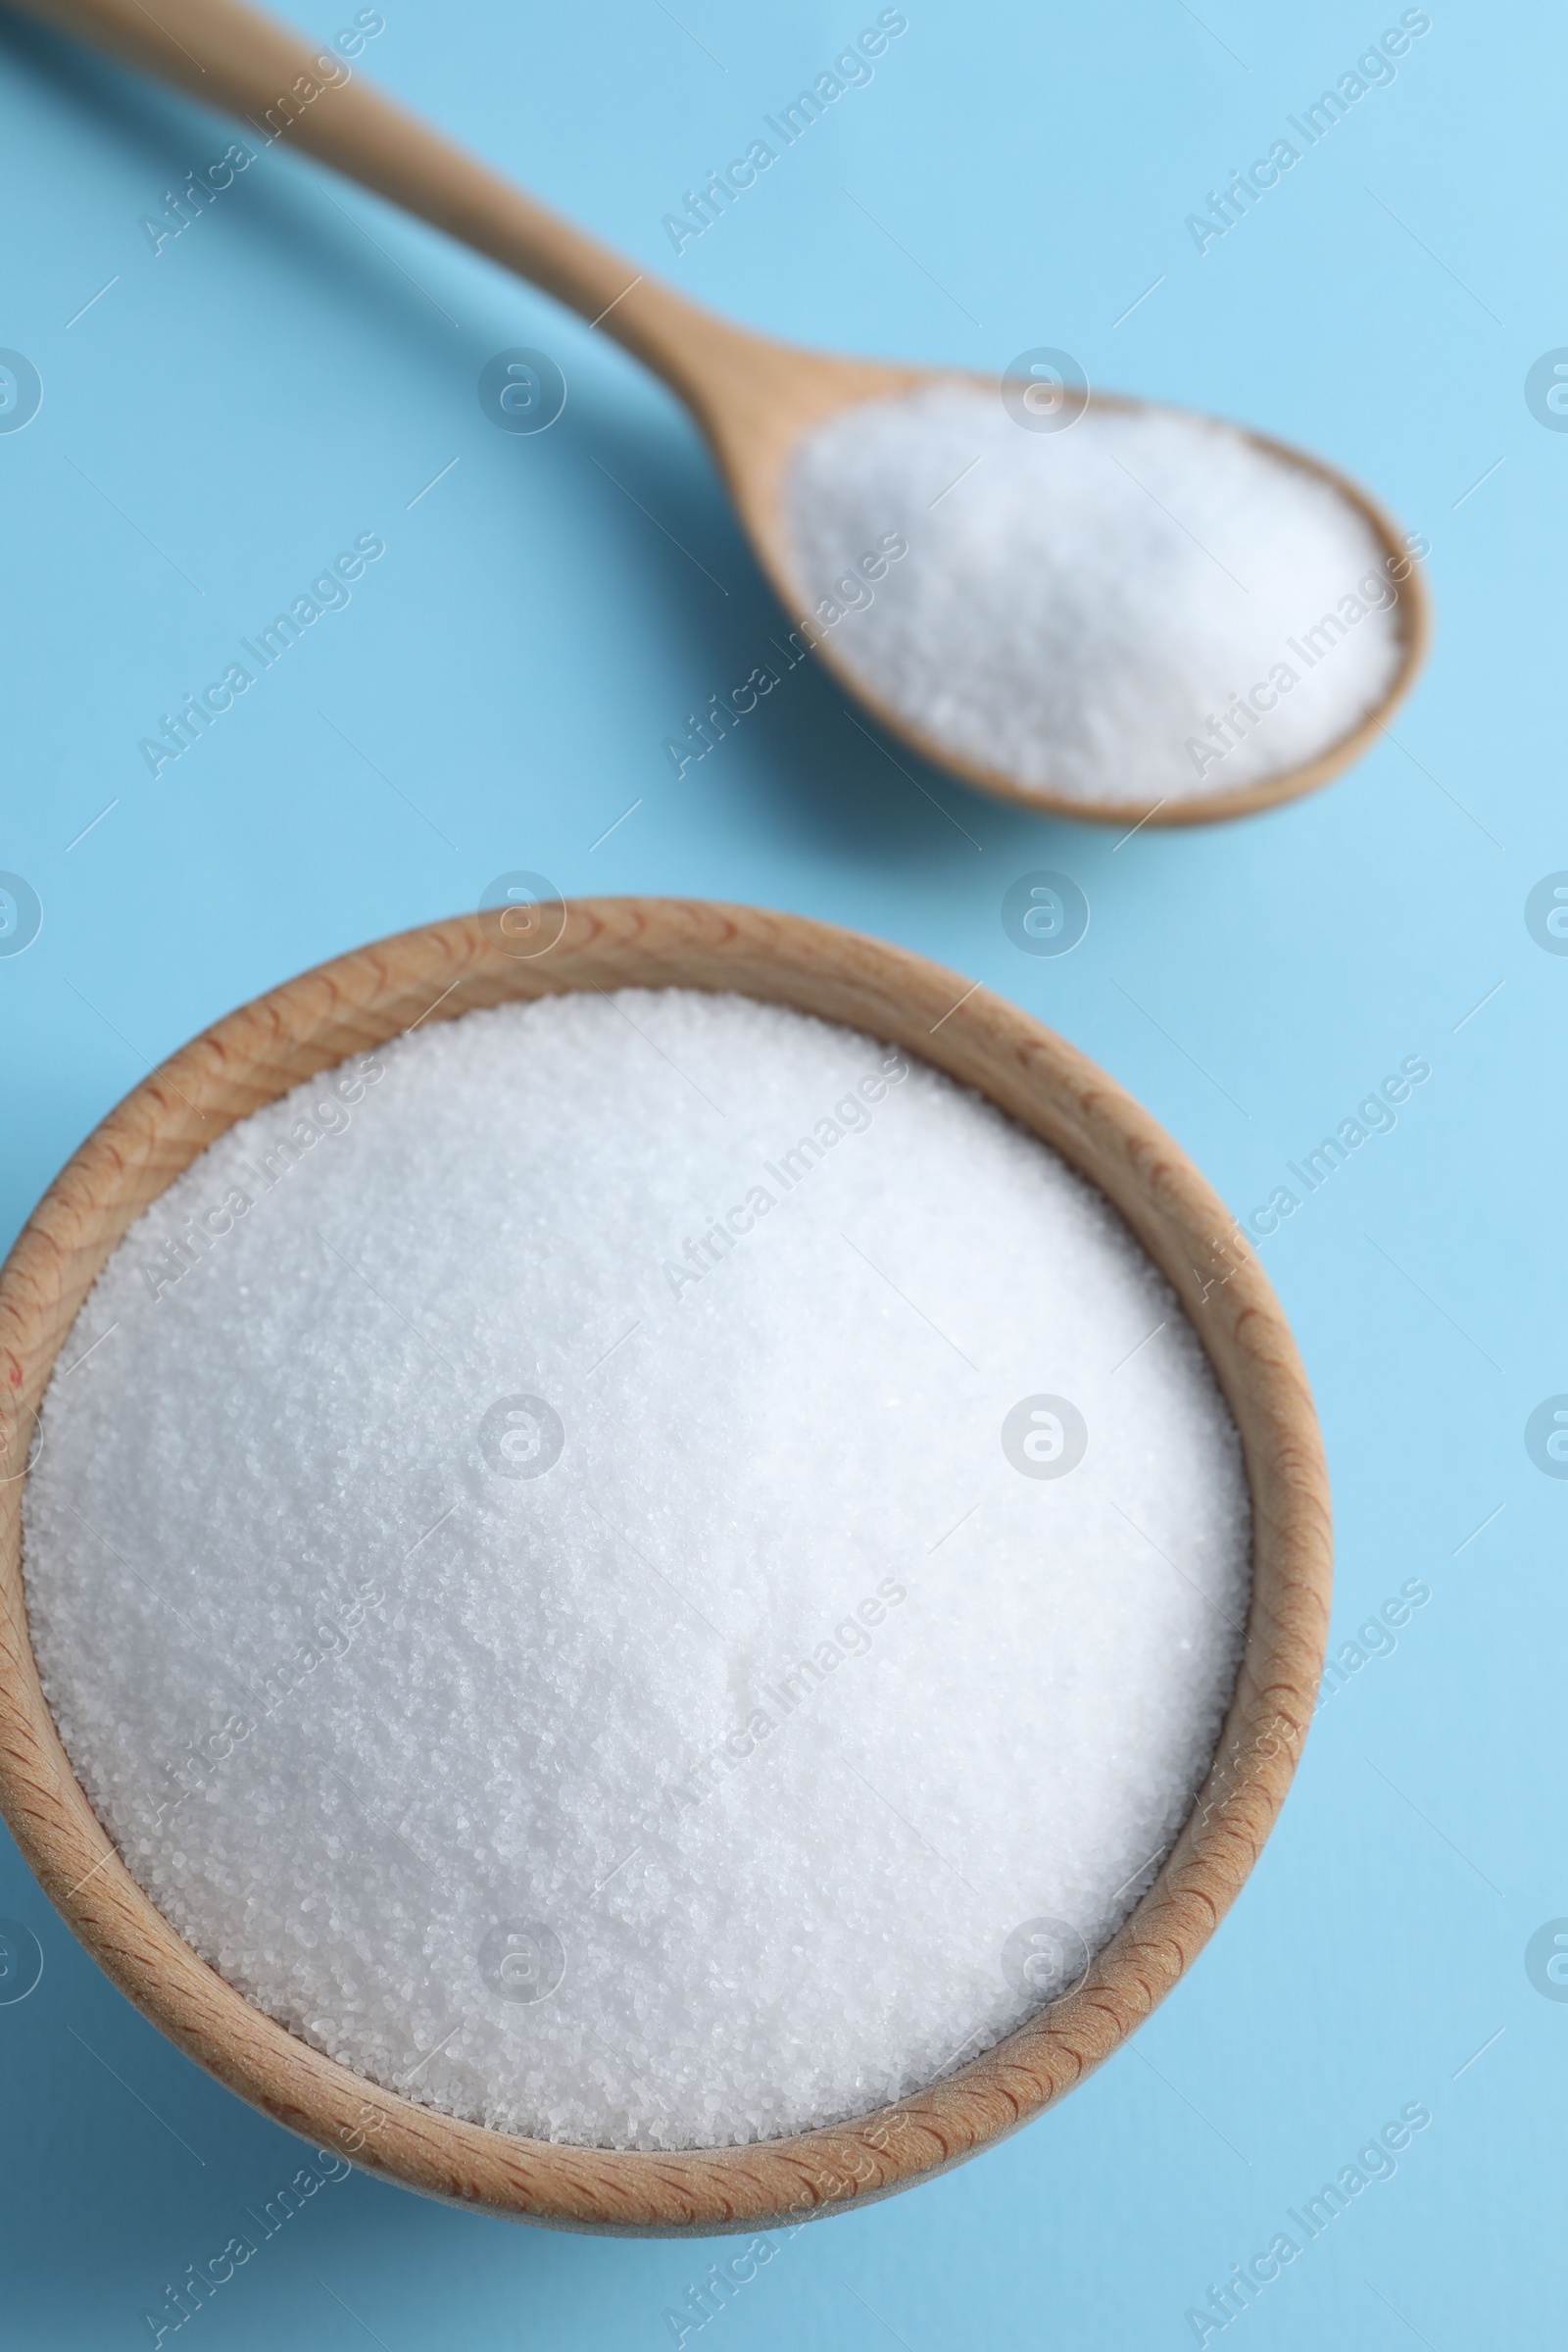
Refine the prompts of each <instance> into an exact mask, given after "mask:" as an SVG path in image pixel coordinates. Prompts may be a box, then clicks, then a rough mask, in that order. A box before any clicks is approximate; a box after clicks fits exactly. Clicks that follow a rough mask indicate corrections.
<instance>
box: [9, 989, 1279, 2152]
mask: <svg viewBox="0 0 1568 2352" xmlns="http://www.w3.org/2000/svg"><path fill="white" fill-rule="evenodd" d="M43 1425H44V1438H43V1447H42V1453H41V1456H40V1458H39V1460H38V1463H37V1466H36V1468H35V1469H34V1470H33V1472H32V1473H31V1475H30V1477H29V1479H28V1482H27V1488H26V1496H25V1504H26V1509H25V1570H26V1590H27V1605H28V1612H29V1618H30V1623H31V1629H32V1639H33V1644H34V1648H35V1650H36V1653H37V1658H38V1663H39V1667H40V1670H41V1672H42V1676H43V1684H44V1690H45V1691H46V1693H47V1695H48V1699H49V1703H50V1706H51V1707H52V1709H53V1711H54V1714H55V1719H56V1721H57V1722H58V1724H59V1726H60V1731H61V1735H62V1737H63V1739H64V1740H65V1744H66V1748H67V1750H68V1752H69V1754H70V1756H71V1759H72V1762H73V1766H74V1768H75V1770H76V1772H77V1774H78V1775H79V1777H80V1779H81V1782H82V1785H83V1787H84V1788H85V1789H86V1790H87V1792H88V1795H89V1796H90V1798H91V1800H92V1803H93V1805H94V1807H95V1808H96V1810H97V1813H98V1816H99V1818H100V1820H101V1821H102V1822H103V1824H104V1826H105V1828H106V1829H107V1831H108V1832H109V1835H110V1836H111V1837H112V1838H113V1839H114V1840H115V1842H116V1844H117V1845H118V1846H119V1848H120V1850H121V1852H122V1853H123V1855H124V1857H125V1860H126V1862H127V1864H128V1866H129V1868H130V1869H131V1871H132V1872H133V1873H134V1875H135V1877H136V1878H137V1880H138V1881H139V1882H140V1884H141V1886H142V1887H144V1888H145V1889H146V1891H147V1893H148V1894H149V1895H150V1896H151V1898H152V1900H153V1901H154V1902H155V1903H156V1904H157V1905H158V1907H159V1908H160V1910H162V1911H163V1913H164V1914H165V1916H166V1917H167V1918H168V1919H169V1920H171V1921H172V1924H173V1926H174V1927H175V1928H176V1929H177V1930H178V1931H179V1933H180V1934H181V1935H182V1936H185V1937H186V1938H187V1939H188V1940H189V1942H190V1943H191V1944H192V1945H193V1946H194V1947H195V1949H196V1950H197V1951H198V1952H199V1953H201V1954H202V1956H203V1957H204V1958H205V1959H207V1960H208V1961H209V1962H210V1963H211V1964H212V1965H213V1966H214V1967H215V1968H217V1969H218V1970H220V1971H221V1974H222V1975H223V1976H224V1977H226V1978H227V1979H228V1981H229V1982H230V1983H231V1984H232V1985H236V1986H238V1987H239V1989H240V1990H241V1991H242V1992H243V1993H245V1994H246V1995H247V1996H248V1997H249V1998H250V1999H251V2000H252V2001H254V2002H256V2003H257V2004H259V2006H260V2007H261V2008H263V2009H265V2010H266V2011H268V2012H269V2013H270V2015H271V2016H272V2017H274V2018H277V2019H279V2020H280V2021H281V2022H282V2023H283V2024H284V2025H286V2026H287V2027H288V2028H289V2029H290V2030H291V2031H292V2032H293V2033H294V2034H298V2035H300V2036H301V2037H302V2038H303V2039H304V2040H306V2041H307V2042H310V2043H312V2044H313V2045H315V2046H316V2047H317V2048H319V2049H321V2050H324V2051H327V2052H329V2053H330V2054H331V2055H332V2056H333V2057H334V2058H336V2059H339V2060H341V2061H342V2063H343V2064H345V2065H346V2066H349V2067H352V2068H354V2069H356V2070H358V2072H359V2073H360V2074H361V2075H363V2076H366V2077H368V2078H369V2079H370V2080H371V2081H372V2082H376V2083H380V2084H383V2085H386V2086H389V2087H392V2088H395V2089H401V2090H403V2091H404V2092H406V2094H407V2095H408V2096H410V2097H412V2098H415V2099H417V2100H420V2101H423V2102H424V2103H426V2104H428V2105H430V2106H432V2107H435V2108H438V2109H440V2110H442V2111H444V2112H446V2113H449V2114H453V2115H459V2116H464V2117H466V2118H468V2119H470V2120H471V2121H474V2122H477V2123H484V2124H488V2125H491V2126H493V2127H496V2128H498V2129H502V2130H506V2131H516V2132H522V2133H526V2134H530V2135H534V2136H537V2137H540V2138H545V2139H555V2140H569V2141H576V2142H581V2143H587V2144H594V2145H601V2146H617V2147H638V2148H682V2147H692V2146H704V2145H718V2144H726V2143H733V2142H737V2141H745V2140H750V2139H756V2138H764V2137H768V2136H772V2135H776V2134H779V2133H784V2132H789V2131H799V2130H802V2129H805V2128H808V2127H810V2126H813V2125H820V2124H824V2123H828V2122H833V2121H840V2120H843V2119H844V2118H847V2117H849V2116H853V2115H857V2114H863V2113H865V2112H867V2111H868V2110H870V2109H873V2108H876V2107H878V2106H881V2105H883V2104H885V2103H888V2102H891V2101H893V2100H896V2099H897V2098H899V2097H901V2096H903V2095H906V2094H907V2093H909V2092H910V2091H912V2090H914V2089H916V2088H918V2087H919V2086H921V2085H923V2084H925V2083H927V2082H931V2081H932V2080H934V2079H935V2078H937V2077H938V2076H939V2075H941V2074H942V2072H943V2071H944V2070H945V2069H948V2068H951V2067H952V2066H954V2065H956V2064H961V2063H963V2062H964V2061H965V2060H967V2059H968V2058H970V2057H972V2056H973V2055H975V2054H976V2053H977V2052H978V2051H980V2050H982V2049H984V2048H985V2047H987V2046H988V2045H989V2044H991V2043H992V2042H994V2041H996V2040H997V2039H998V2038H999V2037H1000V2036H1001V2035H1002V2034H1005V2033H1006V2032H1008V2031H1009V2030H1010V2029H1011V2028H1012V2027H1013V2026H1015V2025H1016V2024H1017V2023H1019V2022H1020V2021H1021V2019H1022V2018H1023V2017H1024V2016H1025V2015H1026V2014H1027V2013H1028V2012H1029V2011H1030V2010H1031V2009H1032V2008H1033V2007H1035V2006H1037V2005H1038V2004H1039V2002H1040V2000H1041V1999H1042V1998H1043V1997H1046V1996H1048V1995H1049V1994H1050V1993H1052V1992H1053V1991H1054V1990H1057V1989H1060V1988H1061V1987H1062V1986H1063V1985H1066V1984H1067V1983H1070V1982H1071V1981H1073V1980H1074V1979H1075V1978H1076V1977H1077V1976H1078V1975H1079V1974H1080V1973H1081V1971H1082V1968H1083V1966H1084V1965H1085V1963H1086V1960H1087V1956H1088V1954H1089V1953H1091V1952H1093V1951H1094V1950H1096V1949H1098V1948H1099V1947H1100V1946H1101V1945H1102V1944H1103V1942H1104V1940H1105V1939H1106V1937H1107V1936H1109V1935H1110V1934H1111V1933H1112V1931H1113V1930H1114V1929H1115V1928H1116V1927H1117V1926H1118V1924H1119V1923H1120V1922H1121V1920H1122V1919H1123V1918H1124V1917H1125V1916H1126V1914H1127V1912H1128V1910H1129V1909H1130V1907H1131V1906H1132V1904H1133V1903H1134V1901H1135V1900H1136V1898H1137V1896H1138V1894H1139V1893H1140V1892H1141V1891H1142V1890H1143V1888H1144V1887H1146V1886H1147V1885H1148V1884H1149V1881H1150V1879H1151V1878H1152V1874H1153V1870H1154V1868H1155V1866H1156V1863H1157V1859H1158V1857H1159V1856H1160V1855H1161V1854H1162V1853H1163V1852H1164V1850H1165V1849H1166V1848H1167V1847H1168V1845H1169V1843H1170V1841H1171V1839H1172V1838H1173V1837H1174V1835H1175V1833H1176V1831H1177V1829H1178V1828H1179V1826H1180V1824H1181V1822H1182V1820H1183V1819H1184V1817H1185V1816H1186V1814H1187V1812H1188V1811H1189V1809H1190V1806H1191V1803H1192V1800H1193V1796H1194V1793H1195V1791H1196V1790H1197V1789H1198V1787H1199V1785H1200V1784H1201V1780H1202V1777H1203V1774H1204V1772H1205V1770H1206V1768H1207V1764H1208V1761H1209V1758H1210V1756H1211V1754H1212V1751H1213V1747H1214V1744H1215V1740H1216V1739H1217V1736H1218V1732H1219V1727H1220V1724H1221V1721H1222V1718H1223V1715H1224V1711H1225V1708H1226V1706H1227V1704H1228V1701H1229V1698H1230V1693H1231V1690H1232V1687H1233V1683H1234V1679H1235V1674H1236V1668H1237V1664H1238V1659H1239V1656H1240V1650H1241V1642H1242V1630H1243V1626H1244V1622H1245V1619H1246V1614H1247V1608H1248V1600H1249V1591H1250V1582H1249V1579H1250V1567H1249V1554H1250V1505H1249V1499H1248V1493H1247V1487H1246V1483H1245V1478H1244V1474H1243V1469H1242V1463H1241V1454H1240V1446H1239V1442H1238V1439H1237V1436H1236V1432H1235V1429H1234V1426H1233V1424H1232V1422H1231V1420H1230V1418H1229V1416H1228V1413H1227V1411H1226V1408H1225V1406H1224V1404H1223V1402H1222V1400H1221V1397H1220V1396H1219V1393H1218V1390H1217V1388H1216V1385H1215V1382H1214V1380H1213V1377H1212V1374H1211V1372H1210V1370H1209V1367H1208V1364H1207V1360H1206V1358H1205V1357H1204V1356H1203V1354H1202V1352H1201V1349H1200V1348H1199V1345H1198V1342H1197V1339H1196V1337H1195V1335H1194V1333H1193V1331H1192V1328H1191V1327H1190V1325H1189V1324H1188V1323H1187V1321H1186V1320H1185V1318H1184V1316H1183V1314H1182V1311H1181V1309H1180V1307H1179V1305H1178V1304H1177V1302H1176V1299H1175V1298H1174V1296H1173V1294H1172V1293H1171V1291H1170V1290H1169V1288H1168V1287H1167V1285H1166V1284H1165V1282H1164V1280H1163V1278H1162V1277H1161V1276H1160V1275H1159V1274H1158V1272H1157V1271H1156V1270H1155V1268H1154V1267H1153V1266H1152V1263H1151V1261H1150V1260H1149V1258H1148V1257H1147V1256H1146V1255H1145V1254H1144V1252H1143V1251H1142V1250H1141V1249H1140V1248H1139V1247H1138V1245H1137V1244H1136V1243H1135V1242H1134V1241H1133V1239H1132V1237H1131V1236H1130V1235H1129V1233H1128V1231H1127V1230H1126V1228H1125V1227H1124V1226H1123V1225H1122V1223H1121V1222H1120V1220H1119V1219H1118V1218H1117V1217H1116V1216H1115V1214H1114V1213H1113V1212H1112V1211H1111V1210H1110V1208H1109V1207H1108V1205H1107V1203H1106V1202H1105V1201H1104V1200H1103V1198H1102V1197H1101V1196H1100V1195H1099V1194H1098V1193H1097V1192H1095V1191H1093V1190H1092V1189H1091V1188H1090V1187H1089V1186H1087V1185H1086V1184H1085V1183H1084V1182H1083V1181H1082V1180H1081V1179H1080V1178H1079V1177H1077V1176H1075V1175H1074V1174H1072V1173H1071V1172H1070V1171H1069V1170H1068V1169H1067V1167H1066V1166H1065V1165H1064V1164H1063V1162H1062V1161H1061V1160H1060V1159H1059V1158H1057V1157H1056V1155H1055V1154H1054V1152H1050V1151H1049V1150H1047V1149H1046V1148H1045V1147H1044V1146H1042V1145H1041V1144H1039V1143H1037V1142H1036V1141H1035V1140H1034V1139H1033V1138H1032V1137H1030V1136H1028V1135H1026V1134H1025V1133H1024V1132H1023V1131H1022V1130H1021V1129H1019V1128H1017V1127H1015V1126H1014V1125H1012V1124H1011V1123H1010V1122H1009V1121H1008V1120H1007V1119H1005V1117H1004V1116H1003V1115H1002V1114H1001V1113H1000V1112H999V1111H997V1110H996V1109H995V1108H994V1107H993V1106H992V1105H990V1104H989V1103H985V1102H983V1101H982V1100H981V1099H980V1098H979V1097H977V1096H975V1095H973V1094H970V1093H967V1092H965V1091H964V1090H962V1089H960V1088H959V1087H957V1086H956V1085H955V1084H954V1083H953V1082H952V1081H951V1080H949V1079H948V1078H946V1077H944V1076H942V1075H941V1074H939V1073H938V1072H936V1071H935V1070H933V1069H931V1068H930V1067H928V1066H927V1065H925V1064H922V1063H920V1062H918V1061H914V1060H912V1059H911V1058H910V1057H908V1056H906V1055H905V1054H901V1053H899V1052H897V1051H895V1050H892V1049H889V1048H887V1047H885V1046H882V1045H879V1044H877V1043H875V1042H874V1041H873V1040H872V1039H870V1038H868V1037H864V1036H860V1035H858V1034H857V1033H855V1032H853V1031H851V1030H847V1029H842V1028H837V1027H832V1026H829V1025H827V1024H825V1023H823V1022H821V1021H817V1020H814V1019H810V1018H808V1017H806V1016H804V1015H801V1014H797V1013H794V1012H790V1011H786V1010H783V1009H780V1008H778V1007H775V1006H770V1005H759V1004H754V1003H751V1002H749V1001H747V1000H744V999H741V998H736V997H722V996H709V995H703V994H699V993H694V992H683V991H671V992H645V991H624V992H622V993H621V994H620V995H618V996H615V997H606V996H602V995H598V994H593V995H588V994H583V995H569V996H564V997H557V998H552V999H547V1000H545V1001H543V1002H541V1003H538V1004H534V1005H526V1006H523V1005H507V1006H503V1007H501V1008H499V1009H497V1010H494V1011H483V1012H472V1013H469V1014H467V1015H466V1016H465V1017H464V1018H462V1019H459V1020H456V1021H453V1022H450V1023H437V1024H433V1025H431V1026H429V1027H427V1028H425V1029H423V1030H421V1031H419V1032H418V1033H417V1034H414V1035H411V1036H407V1037H404V1038H401V1039H399V1040H398V1041H397V1042H396V1043H394V1044H393V1045H391V1046H390V1047H387V1048H384V1049H382V1050H381V1051H380V1052H378V1053H377V1054H375V1055H373V1056H369V1055H368V1056H362V1057H360V1058H359V1059H358V1060H356V1061H351V1062H348V1063H345V1064H344V1065H343V1066H342V1067H341V1069H340V1070H338V1071H336V1072H328V1073H326V1074H325V1075H323V1076H322V1077H319V1078H317V1079H314V1080H312V1081H311V1082H310V1083H309V1084H308V1085H306V1086H302V1087H300V1088H298V1089H296V1091H295V1092H294V1093H293V1094H291V1095H289V1096H288V1097H286V1098H285V1099H284V1100H283V1101H281V1102H279V1103H273V1104H271V1105H270V1107H268V1108H266V1109H264V1110H261V1111H259V1112H257V1113H256V1114H255V1115H254V1116H253V1117H251V1118H248V1119H245V1120H244V1121H242V1122H241V1123H240V1124H239V1125H238V1126H237V1127H235V1128H234V1129H232V1130H231V1131H230V1132H229V1133H228V1134H227V1135H225V1136H224V1137H222V1138H221V1140H220V1141H219V1142H217V1143H215V1144H214V1145H213V1146H212V1147H211V1149H210V1150H208V1151H207V1152H204V1153H203V1154H202V1156H201V1158H199V1159H198V1160H197V1161H196V1162H195V1163H194V1165H193V1166H192V1167H190V1168H189V1169H188V1170H187V1171H186V1172H185V1174H184V1175H183V1176H181V1177H180V1178H179V1179H178V1181H177V1182H176V1183H175V1184H173V1185H172V1187H171V1188H170V1190H169V1191H168V1192H167V1193H166V1194H165V1195H164V1196H163V1197H162V1199H160V1200H159V1201H156V1202H155V1203H154V1204H153V1206H152V1207H151V1208H150V1209H149V1210H148V1211H147V1212H146V1214H145V1215H144V1216H143V1217H142V1218H140V1220H139V1221H138V1222H137V1223H136V1224H135V1225H134V1226H133V1227H132V1228H131V1230H130V1231H129V1232H128V1233H127V1235H126V1236H125V1238H124V1240H123V1242H122V1244H121V1245H120V1247H119V1249H118V1250H116V1252H115V1254H114V1256H113V1257H112V1258H111V1260H110V1262H109V1264H108V1265H107V1267H106V1268H105V1270H104V1272H103V1274H102V1276H101V1277H100V1279H99V1281H98V1283H97V1284H96V1286H95V1287H94V1289H93V1291H92V1294H91V1296H90V1297H89V1298H88V1299H87V1301H86V1303H85V1305H84V1306H83V1308H82V1310H81V1313H80V1315H79V1316H78V1317H77V1321H76V1325H75V1328H74V1330H73V1334H72V1336H71V1339H70V1341H69V1342H68V1344H67V1345H66V1346H65V1347H64V1348H62V1350H61V1353H60V1359H59V1368H58V1369H57V1370H56V1373H55V1376H54V1378H53V1380H52V1382H51V1384H50V1388H49V1392H48V1396H47V1399H46V1403H45V1407H44V1412H43Z"/></svg>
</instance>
